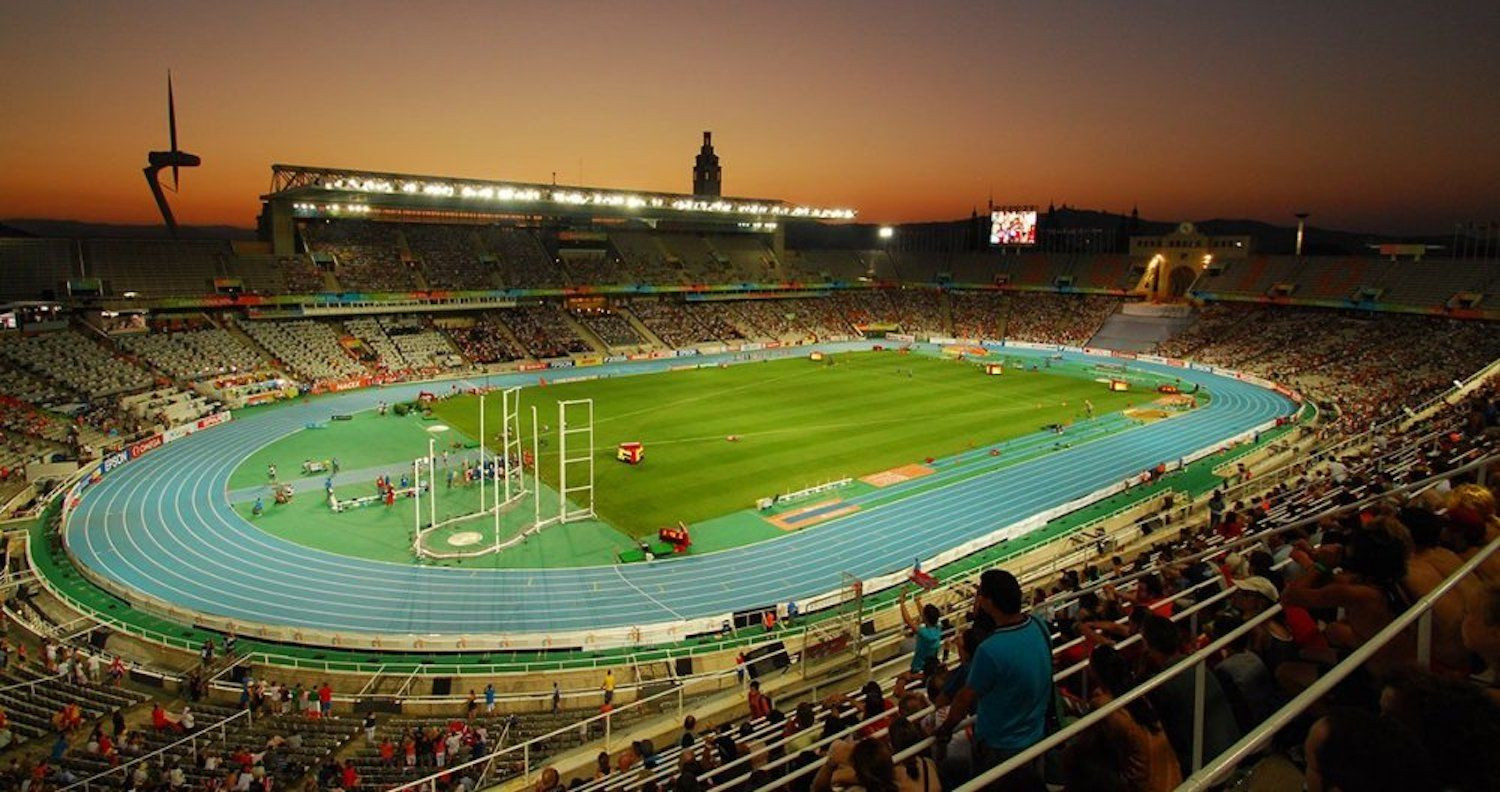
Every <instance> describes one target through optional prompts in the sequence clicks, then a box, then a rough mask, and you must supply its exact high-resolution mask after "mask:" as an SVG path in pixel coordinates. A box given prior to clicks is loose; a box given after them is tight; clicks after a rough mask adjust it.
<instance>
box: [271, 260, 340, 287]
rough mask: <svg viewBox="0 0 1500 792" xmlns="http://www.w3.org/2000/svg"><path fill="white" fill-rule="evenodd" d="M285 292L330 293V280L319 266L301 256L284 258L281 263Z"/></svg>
mask: <svg viewBox="0 0 1500 792" xmlns="http://www.w3.org/2000/svg"><path fill="white" fill-rule="evenodd" d="M279 265H280V268H281V279H282V284H283V288H282V289H281V291H284V292H286V293H288V294H313V293H316V292H322V291H329V288H328V278H327V277H325V273H324V272H323V270H322V269H320V268H319V267H318V265H316V264H314V263H313V262H311V261H309V260H308V259H305V258H303V257H301V256H291V257H288V258H283V259H281V260H280V262H279Z"/></svg>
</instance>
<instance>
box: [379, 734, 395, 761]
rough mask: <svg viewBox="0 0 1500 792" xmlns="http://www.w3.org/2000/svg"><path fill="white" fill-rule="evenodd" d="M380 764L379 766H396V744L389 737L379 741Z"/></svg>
mask: <svg viewBox="0 0 1500 792" xmlns="http://www.w3.org/2000/svg"><path fill="white" fill-rule="evenodd" d="M380 765H381V767H395V766H396V745H395V743H393V742H391V738H390V737H386V738H385V739H383V740H381V741H380Z"/></svg>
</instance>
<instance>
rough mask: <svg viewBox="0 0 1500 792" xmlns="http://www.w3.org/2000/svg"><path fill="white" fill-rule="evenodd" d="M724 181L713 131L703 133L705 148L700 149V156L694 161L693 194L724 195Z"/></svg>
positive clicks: (713, 196) (714, 196)
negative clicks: (715, 149) (715, 150)
mask: <svg viewBox="0 0 1500 792" xmlns="http://www.w3.org/2000/svg"><path fill="white" fill-rule="evenodd" d="M723 189H724V183H723V179H722V170H721V169H720V168H719V155H718V154H715V153H714V143H713V133H712V132H704V133H703V148H701V149H698V158H697V160H696V161H694V163H693V195H701V196H706V197H710V198H718V197H719V196H720V195H723V194H724V192H723Z"/></svg>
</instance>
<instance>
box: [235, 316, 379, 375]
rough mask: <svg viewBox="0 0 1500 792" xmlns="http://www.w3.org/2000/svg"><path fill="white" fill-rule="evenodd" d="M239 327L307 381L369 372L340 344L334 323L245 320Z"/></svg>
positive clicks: (305, 320) (338, 333)
mask: <svg viewBox="0 0 1500 792" xmlns="http://www.w3.org/2000/svg"><path fill="white" fill-rule="evenodd" d="M238 326H239V328H240V329H241V330H243V331H244V332H245V334H246V335H248V336H249V337H250V338H252V339H254V340H255V343H257V344H259V345H260V346H261V347H262V348H264V349H265V350H266V351H267V352H269V353H270V354H271V356H272V357H273V358H275V359H276V360H277V361H279V362H280V363H281V365H282V366H283V367H285V368H286V369H288V370H289V371H290V372H291V373H293V374H296V375H297V376H299V377H301V378H302V379H304V380H306V381H307V382H317V381H319V380H338V379H348V378H350V377H358V376H361V375H363V374H366V373H368V370H367V369H366V368H365V367H364V366H362V365H360V364H359V363H358V362H357V361H355V360H354V358H352V357H350V355H349V352H348V350H347V349H345V347H344V346H343V345H342V344H341V343H339V339H340V337H341V333H340V332H338V331H336V330H335V329H334V326H333V325H330V324H328V323H324V322H317V321H313V320H311V319H302V320H297V321H290V322H274V321H243V322H239V323H238Z"/></svg>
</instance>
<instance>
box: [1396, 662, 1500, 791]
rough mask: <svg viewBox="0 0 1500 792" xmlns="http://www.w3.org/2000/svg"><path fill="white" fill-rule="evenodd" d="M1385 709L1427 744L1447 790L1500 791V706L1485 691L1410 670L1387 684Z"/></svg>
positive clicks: (1437, 772) (1434, 770)
mask: <svg viewBox="0 0 1500 792" xmlns="http://www.w3.org/2000/svg"><path fill="white" fill-rule="evenodd" d="M1380 709H1381V714H1382V715H1384V716H1385V717H1387V718H1390V719H1392V720H1395V721H1397V722H1399V723H1400V724H1401V725H1403V726H1405V727H1406V729H1407V730H1408V731H1409V732H1410V733H1411V734H1412V735H1414V736H1416V737H1417V738H1418V740H1420V741H1421V742H1422V743H1423V745H1424V746H1425V748H1426V751H1427V754H1428V756H1429V757H1431V759H1432V769H1433V772H1434V773H1436V774H1437V777H1438V780H1439V782H1440V786H1441V787H1442V788H1443V789H1449V790H1464V791H1466V792H1467V791H1469V790H1472V791H1474V792H1477V791H1478V790H1492V789H1500V752H1496V751H1495V746H1496V745H1500V707H1497V706H1496V705H1495V704H1494V703H1493V702H1492V701H1491V700H1490V699H1489V698H1487V697H1486V696H1485V695H1484V693H1483V692H1482V691H1480V690H1478V689H1476V688H1475V687H1474V686H1472V685H1469V684H1466V683H1464V682H1461V681H1458V680H1456V679H1450V678H1446V677H1442V676H1438V675H1436V674H1430V673H1426V672H1421V671H1415V670H1410V669H1407V670H1402V671H1399V672H1397V673H1395V674H1394V675H1392V676H1391V677H1390V678H1389V679H1387V680H1386V683H1385V687H1384V689H1383V690H1382V691H1381V696H1380Z"/></svg>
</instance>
